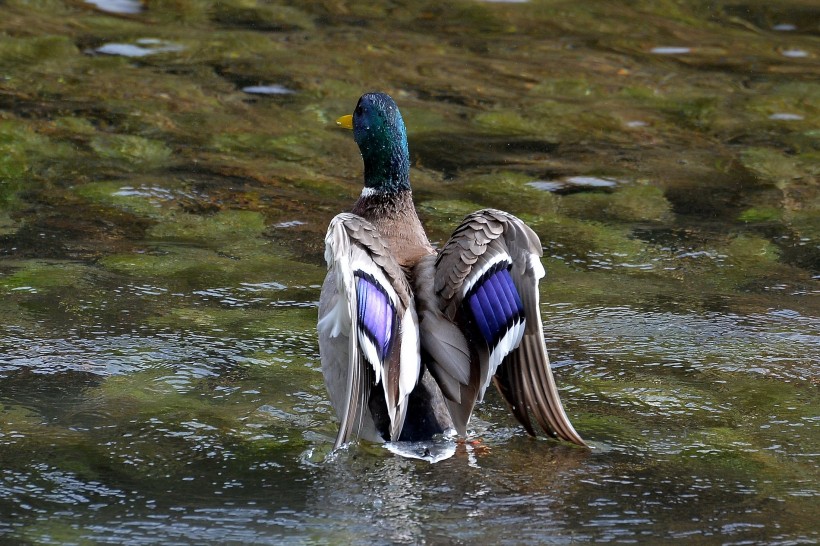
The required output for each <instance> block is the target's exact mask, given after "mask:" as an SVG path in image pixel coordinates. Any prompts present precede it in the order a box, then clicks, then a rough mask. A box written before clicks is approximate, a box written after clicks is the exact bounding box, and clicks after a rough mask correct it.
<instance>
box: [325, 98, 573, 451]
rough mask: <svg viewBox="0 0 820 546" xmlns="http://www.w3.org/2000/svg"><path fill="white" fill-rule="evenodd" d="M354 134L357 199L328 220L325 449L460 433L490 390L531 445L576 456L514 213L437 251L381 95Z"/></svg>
mask: <svg viewBox="0 0 820 546" xmlns="http://www.w3.org/2000/svg"><path fill="white" fill-rule="evenodd" d="M338 124H339V125H341V126H343V127H345V128H348V129H353V137H354V139H355V140H356V143H357V144H358V145H359V149H360V151H361V155H362V159H363V160H364V189H363V190H362V193H361V197H359V199H358V201H356V203H355V204H354V205H353V210H352V211H351V212H349V213H341V214H339V215H337V216H336V217H335V218H333V220H332V221H331V222H330V226H329V227H328V230H327V236H326V238H325V244H326V248H325V259H326V261H327V266H328V273H327V277H326V278H325V281H324V284H323V285H322V291H321V296H320V301H319V323H318V331H319V350H320V354H321V361H322V373H323V375H324V378H325V384H326V386H327V390H328V394H329V396H330V402H331V404H332V405H333V407H334V408H335V410H336V413H337V414H338V418H339V421H340V426H339V432H338V435H337V436H336V442H335V447H339V446H341V445H343V444H344V443H346V442H348V441H350V440H352V439H355V438H356V437H359V438H363V439H366V440H370V441H373V442H388V441H389V442H395V441H409V442H416V441H426V440H430V439H431V438H432V437H434V436H435V435H437V434H442V433H447V432H449V431H455V432H456V433H457V434H459V435H460V436H465V435H466V434H467V424H468V422H469V420H470V415H471V414H472V412H473V408H474V406H475V404H476V402H477V401H480V400H482V398H483V397H484V392H485V391H486V390H487V387H488V386H489V385H490V382H491V381H492V382H494V383H495V386H496V387H497V388H498V390H499V392H500V393H501V395H502V396H503V398H504V399H505V400H506V402H507V404H508V405H509V408H510V410H511V411H512V414H513V415H514V416H515V418H516V419H517V420H518V421H519V422H520V423H521V425H523V427H524V428H525V429H526V431H527V432H528V433H529V434H531V435H533V436H535V434H536V433H535V429H534V427H533V424H532V421H531V418H530V414H532V417H533V418H534V420H535V422H536V423H537V424H538V426H539V427H540V428H541V429H542V430H543V431H544V432H546V433H547V434H548V435H550V436H553V437H558V438H562V439H564V440H567V441H569V442H573V443H575V444H579V445H585V444H584V441H583V440H582V439H581V437H580V436H579V435H578V433H577V432H575V429H574V428H573V426H572V424H571V423H570V421H569V419H568V418H567V415H566V413H565V412H564V408H563V406H562V405H561V400H560V398H559V396H558V390H557V388H556V386H555V380H554V379H553V375H552V371H551V370H550V364H549V359H548V357H547V350H546V347H545V345H544V338H543V334H542V328H541V316H540V310H539V304H538V300H539V297H538V283H539V281H540V279H541V278H542V277H544V267H543V266H542V264H541V260H540V256H541V255H542V248H541V242H540V241H539V239H538V236H537V235H536V234H535V232H534V231H533V230H532V229H530V228H529V227H527V226H526V225H525V224H524V223H523V222H522V221H521V220H519V219H518V218H516V217H515V216H513V215H512V214H509V213H506V212H503V211H500V210H495V209H484V210H479V211H477V212H474V213H472V214H470V215H468V216H467V217H466V218H465V219H464V221H463V222H462V223H461V225H460V226H458V228H457V229H456V230H455V232H454V233H453V235H452V237H450V240H449V241H447V243H446V244H445V245H444V247H443V248H442V249H441V250H440V251H438V252H437V251H436V249H435V248H434V247H433V246H432V245H431V244H430V242H429V240H428V239H427V235H426V233H425V231H424V228H423V227H422V225H421V221H420V220H419V217H418V215H417V214H416V209H415V206H414V204H413V195H412V192H411V190H410V176H409V174H410V155H409V150H408V146H407V135H406V130H405V126H404V121H403V120H402V116H401V114H400V113H399V109H398V107H397V106H396V103H395V102H394V101H393V99H392V98H390V97H389V96H388V95H386V94H384V93H367V94H365V95H363V96H362V97H361V98H360V99H359V102H358V104H357V105H356V110H355V111H354V113H353V115H350V116H343V117H341V118H339V120H338Z"/></svg>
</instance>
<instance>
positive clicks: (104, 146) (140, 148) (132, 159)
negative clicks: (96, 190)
mask: <svg viewBox="0 0 820 546" xmlns="http://www.w3.org/2000/svg"><path fill="white" fill-rule="evenodd" d="M90 145H91V148H92V149H93V150H94V151H95V152H97V154H99V156H100V157H102V158H103V159H110V160H116V161H122V162H125V163H127V164H130V165H134V166H138V167H140V168H142V169H154V168H157V167H159V166H161V165H163V164H164V163H165V162H166V161H167V160H168V159H169V158H170V157H171V150H170V149H169V148H168V147H167V146H166V145H165V144H164V143H162V142H159V141H156V140H151V139H147V138H143V137H140V136H135V135H99V136H96V137H94V138H93V139H92V140H91V142H90Z"/></svg>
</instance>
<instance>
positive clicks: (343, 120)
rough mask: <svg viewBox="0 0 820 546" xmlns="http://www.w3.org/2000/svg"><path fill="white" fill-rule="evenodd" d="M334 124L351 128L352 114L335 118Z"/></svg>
mask: <svg viewBox="0 0 820 546" xmlns="http://www.w3.org/2000/svg"><path fill="white" fill-rule="evenodd" d="M336 125H338V126H339V127H342V128H344V129H353V116H351V115H347V116H342V117H340V118H339V119H337V120H336Z"/></svg>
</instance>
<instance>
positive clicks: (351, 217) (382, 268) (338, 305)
mask: <svg viewBox="0 0 820 546" xmlns="http://www.w3.org/2000/svg"><path fill="white" fill-rule="evenodd" d="M325 244H326V248H325V259H326V261H327V264H328V275H327V278H326V280H325V284H324V286H323V287H322V295H321V300H320V309H319V325H318V329H319V342H320V352H321V358H322V371H323V373H324V374H325V379H326V384H327V387H328V391H329V394H330V398H331V402H333V405H334V407H335V408H336V411H337V413H338V415H339V420H340V426H339V433H338V435H337V437H336V445H335V447H339V446H340V445H342V444H343V443H345V442H347V441H348V440H350V439H351V438H353V437H354V436H357V435H358V434H359V432H360V431H361V429H362V426H363V423H366V422H369V420H370V419H371V418H372V417H371V416H370V415H369V411H368V405H369V403H370V394H371V392H370V390H371V388H372V387H377V386H378V385H379V384H381V388H382V389H383V391H384V401H385V403H386V406H387V413H388V415H389V420H390V425H389V435H390V438H392V439H397V438H398V437H399V435H400V434H401V430H402V427H403V426H404V418H405V415H406V413H407V397H408V395H409V394H410V392H411V391H412V390H413V387H414V386H415V385H416V382H417V380H418V377H419V371H420V359H419V341H418V339H419V338H418V319H417V316H416V310H415V304H414V299H413V295H412V292H411V290H410V286H409V285H408V283H407V279H406V277H405V275H404V272H403V271H402V269H401V267H400V266H399V265H398V263H396V260H395V259H394V258H393V257H392V255H391V254H390V252H389V249H388V248H387V247H386V246H385V244H384V242H383V240H382V238H381V237H380V235H379V233H378V231H377V230H376V228H375V227H373V225H372V224H370V222H368V221H367V220H365V219H363V218H361V217H360V216H357V215H355V214H347V213H345V214H339V215H338V216H336V217H335V218H334V219H333V220H332V221H331V223H330V226H329V228H328V231H327V236H326V238H325Z"/></svg>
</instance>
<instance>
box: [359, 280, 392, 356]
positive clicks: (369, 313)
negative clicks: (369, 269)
mask: <svg viewBox="0 0 820 546" xmlns="http://www.w3.org/2000/svg"><path fill="white" fill-rule="evenodd" d="M355 275H356V279H357V280H356V298H357V300H358V301H357V303H358V320H359V327H360V328H361V329H362V330H364V333H365V335H366V336H367V338H368V339H370V340H371V341H372V342H373V344H374V345H375V346H376V351H377V353H378V356H379V359H381V360H384V358H385V356H386V355H387V353H388V352H389V351H390V345H391V341H392V339H393V323H394V322H395V316H396V309H395V308H394V307H393V304H392V303H390V298H388V297H387V292H385V290H384V288H383V287H382V286H381V285H380V284H379V283H378V282H377V281H376V279H375V278H374V277H373V276H372V275H369V274H368V273H365V272H363V271H357V272H356V273H355Z"/></svg>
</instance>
